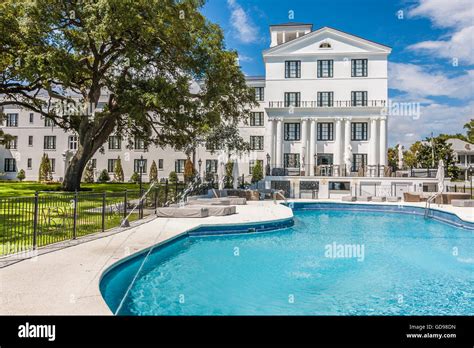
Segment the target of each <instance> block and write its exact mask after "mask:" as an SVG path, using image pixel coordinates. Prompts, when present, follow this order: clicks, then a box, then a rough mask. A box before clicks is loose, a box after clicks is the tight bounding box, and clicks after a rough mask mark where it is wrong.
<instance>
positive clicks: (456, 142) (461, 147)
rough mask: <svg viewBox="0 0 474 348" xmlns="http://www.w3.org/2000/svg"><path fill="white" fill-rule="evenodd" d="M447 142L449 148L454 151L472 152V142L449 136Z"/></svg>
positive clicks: (473, 145)
mask: <svg viewBox="0 0 474 348" xmlns="http://www.w3.org/2000/svg"><path fill="white" fill-rule="evenodd" d="M447 142H448V144H451V148H452V149H453V150H454V151H456V152H474V144H471V143H468V142H467V141H464V140H461V139H458V138H450V139H448V140H447Z"/></svg>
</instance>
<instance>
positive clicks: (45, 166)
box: [38, 153, 53, 182]
mask: <svg viewBox="0 0 474 348" xmlns="http://www.w3.org/2000/svg"><path fill="white" fill-rule="evenodd" d="M51 180H53V173H52V169H51V162H50V161H49V157H48V154H46V153H44V154H43V157H41V162H40V167H39V178H38V181H39V182H49V181H51Z"/></svg>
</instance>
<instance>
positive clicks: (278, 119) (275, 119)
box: [268, 117, 283, 122]
mask: <svg viewBox="0 0 474 348" xmlns="http://www.w3.org/2000/svg"><path fill="white" fill-rule="evenodd" d="M268 120H269V121H273V122H278V121H283V117H269V118H268Z"/></svg>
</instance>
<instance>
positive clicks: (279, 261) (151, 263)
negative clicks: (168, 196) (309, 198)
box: [101, 210, 474, 315]
mask: <svg viewBox="0 0 474 348" xmlns="http://www.w3.org/2000/svg"><path fill="white" fill-rule="evenodd" d="M294 214H295V224H294V226H293V227H290V228H287V229H283V230H279V231H273V232H267V233H253V234H242V235H233V236H222V235H221V236H206V237H185V238H181V239H179V240H176V241H174V242H172V243H170V244H167V245H165V246H162V247H159V248H156V249H155V250H154V251H153V252H152V253H151V254H150V256H149V257H148V259H147V261H146V263H145V264H143V268H142V269H141V271H140V273H139V274H138V276H137V277H136V280H135V282H134V283H133V286H132V287H131V288H130V290H129V291H128V294H127V296H126V298H125V299H124V300H123V303H122V305H121V306H120V310H119V311H118V314H121V315H274V314H282V315H474V232H473V231H469V230H467V229H462V228H458V227H454V226H451V225H448V224H445V223H442V222H438V221H435V220H432V219H424V218H423V217H422V216H417V215H406V214H399V213H384V212H364V211H347V210H342V211H334V210H295V211H294ZM344 245H349V246H352V245H354V246H355V247H356V248H358V249H351V250H355V251H358V253H355V254H352V256H353V257H350V256H351V254H349V253H348V252H349V250H348V248H346V250H345V253H341V252H342V251H344ZM334 246H335V247H336V249H335V251H336V255H335V256H337V257H330V256H331V254H329V251H332V250H333V247H334ZM338 248H339V249H338ZM340 248H343V249H342V251H341V249H340ZM338 251H339V252H340V254H337V252H338ZM333 256H334V255H333ZM343 256H344V257H343ZM143 258H144V255H141V256H139V257H136V258H133V259H130V260H129V261H127V262H125V263H123V264H122V265H120V266H118V267H115V268H113V269H111V270H110V271H109V272H108V273H107V274H106V275H105V276H104V278H103V280H102V282H101V291H102V294H103V296H104V298H105V300H106V302H107V304H108V305H109V307H110V308H111V309H112V311H113V312H114V313H115V312H116V311H117V308H118V307H119V304H120V302H121V301H122V298H123V297H124V294H125V293H127V288H128V287H129V285H130V284H131V280H132V279H133V277H134V276H135V273H136V272H137V270H138V268H139V267H140V265H141V264H142V263H143Z"/></svg>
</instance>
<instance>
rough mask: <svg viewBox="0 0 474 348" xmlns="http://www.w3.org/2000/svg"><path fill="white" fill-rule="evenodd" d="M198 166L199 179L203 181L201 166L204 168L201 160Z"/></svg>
mask: <svg viewBox="0 0 474 348" xmlns="http://www.w3.org/2000/svg"><path fill="white" fill-rule="evenodd" d="M198 166H199V179H201V166H202V160H201V159H199V161H198Z"/></svg>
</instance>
